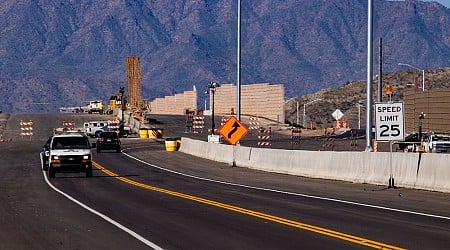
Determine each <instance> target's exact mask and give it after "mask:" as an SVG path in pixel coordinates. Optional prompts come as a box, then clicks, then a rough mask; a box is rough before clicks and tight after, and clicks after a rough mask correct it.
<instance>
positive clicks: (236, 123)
mask: <svg viewBox="0 0 450 250" xmlns="http://www.w3.org/2000/svg"><path fill="white" fill-rule="evenodd" d="M239 127H240V126H239V123H238V122H237V121H236V122H234V124H233V129H232V130H231V131H230V132H229V133H228V139H231V136H232V135H233V134H234V132H236V131H237V130H238V128H239Z"/></svg>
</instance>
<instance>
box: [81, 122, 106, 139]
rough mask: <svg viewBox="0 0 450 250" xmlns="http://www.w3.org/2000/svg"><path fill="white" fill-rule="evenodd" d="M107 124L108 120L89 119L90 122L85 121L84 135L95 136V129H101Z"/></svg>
mask: <svg viewBox="0 0 450 250" xmlns="http://www.w3.org/2000/svg"><path fill="white" fill-rule="evenodd" d="M107 125H108V121H91V122H85V123H84V125H83V127H84V132H85V133H86V135H88V136H90V137H95V133H96V132H97V131H102V130H103V128H104V127H106V126H107Z"/></svg>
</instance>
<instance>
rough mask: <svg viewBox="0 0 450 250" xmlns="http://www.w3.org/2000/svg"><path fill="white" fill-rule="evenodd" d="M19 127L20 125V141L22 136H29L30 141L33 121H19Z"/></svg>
mask: <svg viewBox="0 0 450 250" xmlns="http://www.w3.org/2000/svg"><path fill="white" fill-rule="evenodd" d="M19 125H20V136H21V137H22V139H23V137H24V136H29V137H30V141H31V137H32V136H33V121H32V120H29V121H22V120H20V122H19Z"/></svg>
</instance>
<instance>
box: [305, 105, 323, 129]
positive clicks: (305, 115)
mask: <svg viewBox="0 0 450 250" xmlns="http://www.w3.org/2000/svg"><path fill="white" fill-rule="evenodd" d="M317 101H322V99H321V98H319V99H314V100H312V101H309V102H306V103H303V119H302V125H303V128H306V123H305V116H306V105H309V104H312V103H314V102H317Z"/></svg>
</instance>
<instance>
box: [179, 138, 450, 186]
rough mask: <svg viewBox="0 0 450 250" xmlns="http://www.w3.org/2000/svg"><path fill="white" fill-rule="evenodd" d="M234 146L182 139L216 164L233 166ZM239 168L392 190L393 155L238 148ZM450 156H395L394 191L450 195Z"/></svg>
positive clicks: (190, 150)
mask: <svg viewBox="0 0 450 250" xmlns="http://www.w3.org/2000/svg"><path fill="white" fill-rule="evenodd" d="M233 147H234V146H231V145H223V144H214V143H208V142H204V141H198V140H193V139H189V138H184V137H183V138H182V140H181V147H180V151H181V152H184V153H187V154H191V155H195V156H198V157H202V158H207V159H211V160H214V161H219V162H224V163H228V164H230V165H231V164H232V163H233ZM234 150H235V152H234V160H235V162H236V165H237V166H239V167H247V168H252V169H258V170H263V171H269V172H276V173H285V174H292V175H299V176H306V177H311V178H324V179H333V180H342V181H349V182H356V183H371V184H377V185H388V183H389V176H390V173H391V165H390V159H391V158H390V156H391V153H389V152H378V153H373V152H334V151H300V150H282V149H264V148H250V147H241V146H235V148H234ZM449 161H450V154H421V155H420V154H419V153H404V152H393V153H392V173H393V177H394V180H395V186H399V187H407V188H416V189H425V190H432V191H441V192H450V167H448V162H449Z"/></svg>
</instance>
